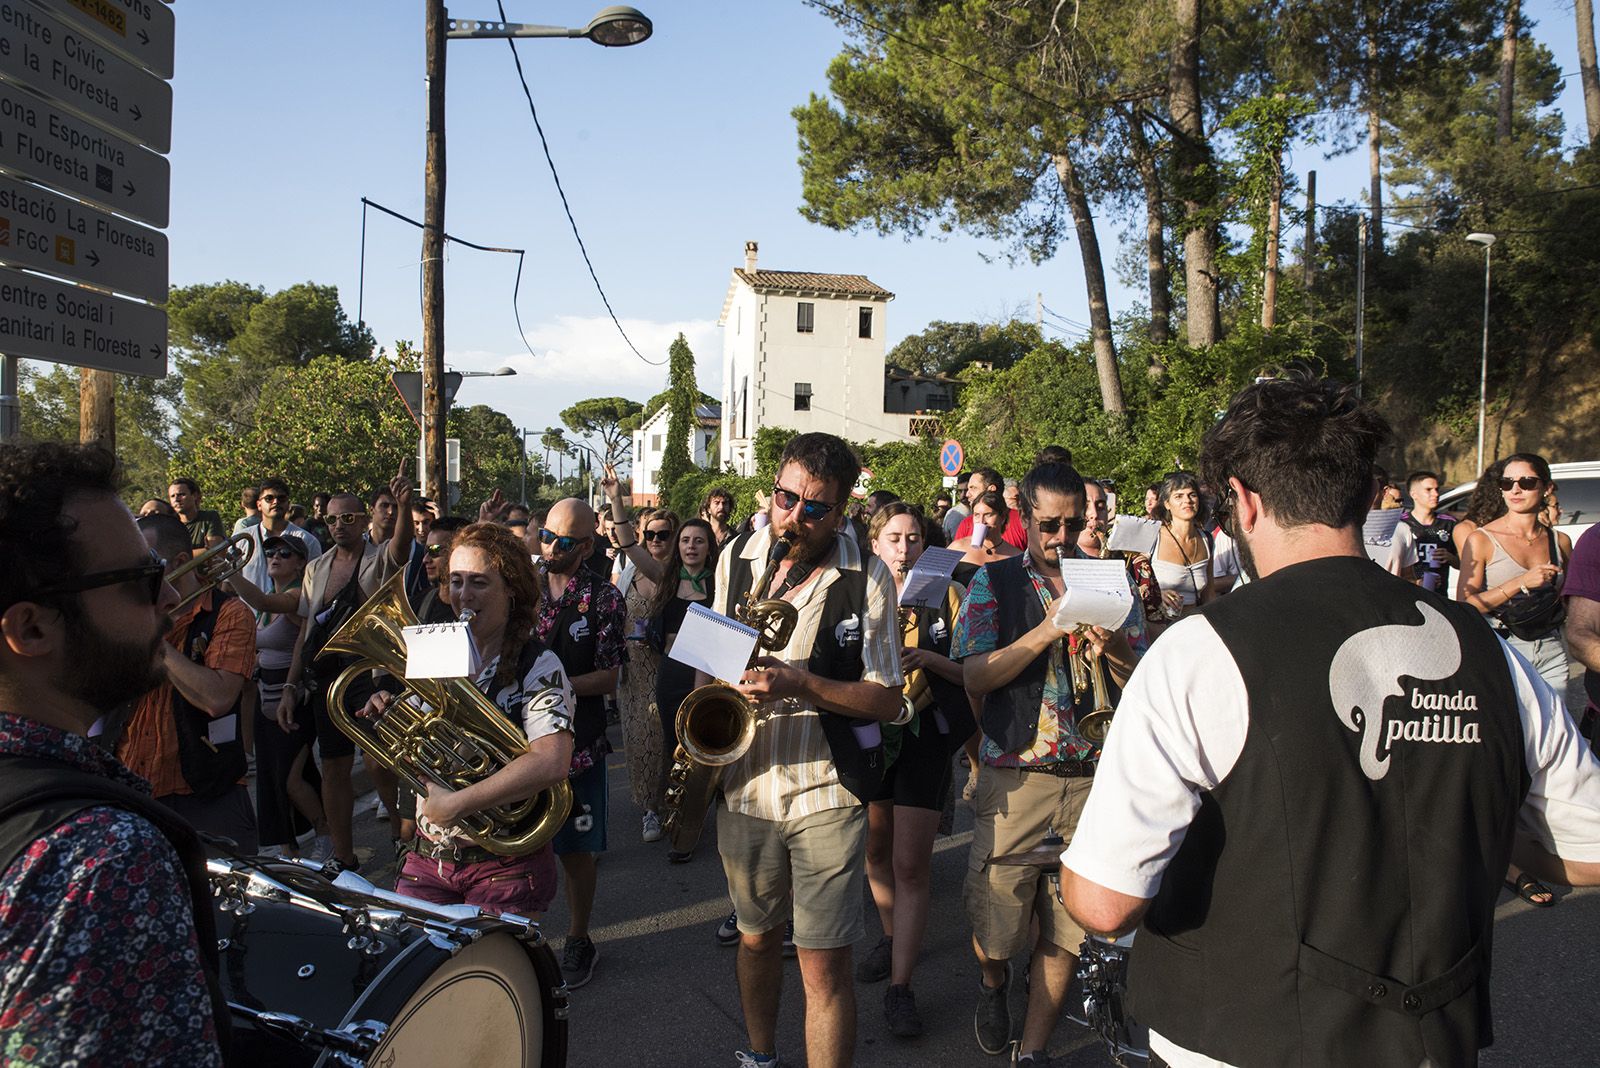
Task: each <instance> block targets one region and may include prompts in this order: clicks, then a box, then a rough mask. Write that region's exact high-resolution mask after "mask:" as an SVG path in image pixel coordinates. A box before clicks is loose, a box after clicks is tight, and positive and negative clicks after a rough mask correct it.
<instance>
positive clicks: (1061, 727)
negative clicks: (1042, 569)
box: [950, 561, 1145, 768]
mask: <svg viewBox="0 0 1600 1068" xmlns="http://www.w3.org/2000/svg"><path fill="white" fill-rule="evenodd" d="M1024 566H1025V569H1026V570H1027V573H1028V578H1029V579H1030V580H1032V582H1033V589H1034V593H1035V594H1037V595H1038V597H1039V603H1040V604H1041V605H1042V606H1045V607H1048V606H1049V604H1050V602H1051V601H1052V600H1053V599H1054V594H1053V593H1051V591H1050V585H1049V583H1047V582H1046V581H1045V579H1044V577H1043V576H1042V575H1040V574H1039V573H1038V572H1037V571H1035V570H1034V568H1033V563H1032V562H1031V561H1028V562H1027V563H1026V564H1025V565H1024ZM1128 585H1129V588H1130V589H1131V590H1132V592H1133V597H1134V605H1133V608H1132V610H1131V611H1130V612H1129V614H1128V618H1127V619H1125V620H1124V621H1123V630H1124V632H1125V633H1126V634H1127V635H1128V641H1129V644H1131V645H1132V646H1133V648H1134V651H1135V652H1138V651H1140V650H1141V649H1143V647H1144V645H1145V636H1144V611H1143V606H1142V592H1141V590H1140V588H1139V582H1138V580H1137V578H1136V576H1134V575H1132V574H1130V575H1129V580H1128ZM997 603H998V602H997V601H996V599H995V594H994V588H993V587H992V586H991V585H990V584H989V569H988V567H987V566H985V567H980V568H979V569H978V571H977V574H975V575H974V576H973V577H972V585H971V586H969V587H968V588H967V598H966V600H965V601H963V602H962V603H961V611H960V613H959V614H958V615H957V616H956V625H955V633H954V635H953V636H952V637H951V639H950V656H951V658H952V659H956V660H960V659H963V658H965V657H968V656H972V655H973V654H975V653H992V652H994V651H995V650H996V649H998V648H999V647H1000V623H999V618H998V612H997ZM1077 647H1078V637H1077V636H1076V635H1069V636H1065V637H1064V640H1062V641H1055V642H1051V643H1050V649H1049V652H1048V653H1047V654H1046V662H1045V676H1044V697H1043V699H1042V700H1041V701H1040V703H1039V729H1038V733H1037V734H1036V735H1035V736H1034V739H1033V744H1032V745H1031V746H1029V747H1028V748H1027V749H1025V750H1024V751H1022V752H1020V753H1003V752H1001V751H1000V747H999V746H998V745H996V744H995V742H994V740H993V739H992V738H989V737H988V736H985V737H984V739H983V749H982V750H981V752H980V759H981V760H982V761H983V763H985V764H989V765H992V766H994V767H998V768H1017V767H1024V766H1030V765H1034V764H1053V763H1057V762H1059V761H1063V760H1086V759H1089V758H1090V757H1092V756H1094V747H1093V746H1091V745H1090V744H1089V743H1088V742H1087V741H1085V740H1084V737H1083V735H1081V734H1079V733H1078V728H1077V717H1076V715H1075V707H1074V706H1075V705H1077V704H1079V703H1080V701H1079V699H1078V698H1077V697H1076V696H1075V695H1074V693H1073V689H1072V669H1071V666H1070V665H1069V664H1067V662H1066V659H1065V656H1066V655H1067V654H1070V653H1072V652H1073V651H1075V650H1076V649H1077ZM1092 700H1093V696H1092V694H1087V693H1086V694H1084V696H1083V698H1082V701H1084V702H1090V701H1092Z"/></svg>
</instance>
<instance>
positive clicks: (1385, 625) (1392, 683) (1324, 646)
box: [1061, 375, 1600, 1066]
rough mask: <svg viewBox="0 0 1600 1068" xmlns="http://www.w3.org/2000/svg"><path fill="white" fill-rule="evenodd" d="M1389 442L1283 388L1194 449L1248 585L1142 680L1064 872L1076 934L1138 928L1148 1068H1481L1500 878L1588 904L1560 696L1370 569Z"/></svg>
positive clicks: (1579, 815) (1347, 394)
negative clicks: (1219, 495) (1519, 878)
mask: <svg viewBox="0 0 1600 1068" xmlns="http://www.w3.org/2000/svg"><path fill="white" fill-rule="evenodd" d="M1388 437H1389V427H1388V424H1387V423H1386V422H1385V421H1384V420H1383V419H1382V417H1380V416H1379V415H1378V414H1377V413H1376V412H1375V411H1373V410H1372V409H1371V408H1370V407H1368V406H1367V405H1365V404H1363V403H1362V402H1361V400H1360V396H1359V394H1358V393H1357V392H1356V388H1355V387H1353V386H1349V385H1344V384H1341V383H1335V382H1327V381H1318V380H1315V379H1312V378H1309V377H1305V376H1299V375H1296V376H1293V377H1283V378H1275V379H1268V380H1265V381H1259V382H1258V383H1257V384H1255V385H1252V386H1249V387H1247V388H1245V389H1244V390H1242V391H1241V392H1240V393H1239V394H1237V395H1236V396H1235V397H1234V398H1233V400H1232V402H1231V403H1230V405H1229V407H1228V410H1227V412H1226V414H1225V415H1224V416H1223V418H1222V419H1221V420H1220V421H1219V422H1218V423H1217V424H1216V425H1215V426H1214V427H1212V428H1211V430H1210V431H1208V432H1207V435H1206V438H1205V441H1204V443H1203V445H1202V448H1201V456H1200V468H1201V472H1202V474H1203V475H1204V477H1205V480H1206V481H1207V483H1209V484H1210V485H1213V486H1216V487H1218V488H1219V489H1221V490H1223V504H1224V506H1225V507H1226V508H1227V510H1228V517H1227V519H1226V523H1225V525H1226V526H1227V527H1228V528H1229V530H1230V532H1231V534H1232V536H1233V537H1234V539H1235V540H1236V541H1237V548H1238V552H1239V560H1240V564H1241V566H1242V567H1243V568H1244V570H1245V572H1246V573H1247V574H1248V575H1249V576H1250V578H1251V580H1252V581H1251V582H1250V583H1249V584H1247V585H1246V586H1244V587H1243V588H1242V589H1240V590H1238V591H1237V592H1234V593H1231V594H1229V595H1228V596H1227V597H1225V598H1223V599H1222V600H1220V601H1216V602H1214V603H1212V604H1209V605H1207V606H1206V607H1205V609H1204V611H1203V612H1201V613H1199V614H1198V615H1195V616H1191V617H1189V618H1186V619H1183V620H1181V621H1180V622H1178V623H1177V624H1175V625H1174V626H1172V627H1171V628H1170V629H1169V630H1167V631H1166V632H1165V633H1164V634H1163V635H1162V636H1161V638H1160V640H1159V641H1157V642H1156V643H1155V644H1154V645H1153V646H1152V647H1151V650H1150V653H1149V655H1148V656H1146V657H1145V658H1144V660H1143V662H1142V663H1141V664H1140V665H1139V670H1138V671H1137V672H1136V673H1135V675H1134V677H1133V679H1132V681H1131V682H1130V683H1129V685H1128V688H1127V690H1126V692H1125V693H1124V695H1123V699H1122V702H1121V704H1120V705H1119V707H1118V710H1117V720H1116V725H1115V726H1114V727H1112V729H1111V736H1110V738H1109V741H1108V744H1107V746H1106V750H1105V755H1104V757H1103V758H1102V760H1101V762H1100V769H1099V771H1098V773H1097V774H1096V775H1095V781H1094V782H1095V785H1094V790H1093V792H1092V794H1091V795H1090V798H1089V803H1088V806H1087V807H1086V808H1085V810H1084V813H1083V819H1082V822H1081V824H1080V825H1079V829H1078V834H1077V836H1076V838H1075V839H1074V841H1073V842H1072V844H1071V845H1070V846H1069V847H1068V849H1067V851H1066V852H1065V854H1064V855H1063V856H1062V868H1061V892H1062V896H1063V898H1064V899H1065V900H1066V902H1067V906H1068V907H1069V909H1071V911H1072V914H1073V915H1074V916H1076V917H1077V918H1078V919H1079V920H1080V921H1081V922H1082V923H1083V924H1084V925H1085V926H1086V927H1087V928H1089V929H1090V930H1092V931H1095V932H1098V933H1101V934H1108V935H1112V934H1120V933H1122V932H1125V931H1129V930H1131V929H1133V928H1134V927H1135V926H1137V927H1138V935H1137V938H1136V940H1135V948H1134V951H1133V953H1132V956H1131V958H1130V961H1129V974H1128V997H1127V1001H1126V1007H1127V1009H1128V1011H1129V1012H1130V1013H1131V1014H1132V1015H1133V1016H1134V1017H1136V1018H1137V1019H1138V1020H1139V1022H1140V1023H1142V1024H1144V1025H1146V1026H1147V1027H1149V1029H1150V1053H1151V1057H1150V1062H1151V1064H1152V1065H1159V1064H1161V1063H1163V1062H1164V1063H1167V1064H1171V1065H1178V1066H1189V1065H1196V1064H1204V1065H1212V1066H1215V1065H1219V1064H1251V1065H1254V1064H1338V1065H1351V1064H1354V1065H1372V1066H1377V1065H1420V1064H1440V1065H1443V1064H1459V1065H1465V1064H1474V1063H1477V1060H1478V1055H1477V1051H1478V1050H1479V1049H1480V1048H1482V1047H1484V1046H1487V1045H1488V1044H1489V1042H1490V1041H1492V1033H1491V1026H1490V1024H1491V1015H1492V1014H1491V1007H1492V1006H1491V991H1490V982H1489V975H1490V969H1491V945H1492V939H1493V934H1494V927H1495V911H1496V904H1497V900H1498V898H1499V895H1500V891H1501V880H1502V879H1504V877H1505V874H1506V868H1507V863H1508V862H1509V861H1510V860H1512V859H1513V858H1514V859H1515V860H1516V863H1517V864H1518V865H1519V866H1520V867H1522V868H1523V869H1525V870H1526V871H1528V872H1529V873H1530V874H1531V875H1533V876H1535V877H1537V878H1540V879H1549V880H1553V881H1556V882H1561V883H1570V884H1591V885H1592V884H1595V883H1600V762H1597V761H1596V760H1595V758H1594V757H1593V755H1592V754H1590V753H1588V752H1586V751H1585V749H1584V746H1583V744H1582V740H1581V739H1580V738H1579V737H1578V734H1577V729H1576V727H1575V726H1574V724H1573V723H1572V720H1571V718H1570V717H1568V716H1567V715H1566V712H1565V710H1564V709H1563V708H1562V704H1561V698H1560V695H1558V694H1557V693H1556V692H1555V690H1554V689H1553V688H1552V687H1551V686H1550V685H1549V684H1548V683H1547V682H1545V681H1544V680H1542V679H1541V678H1540V677H1539V676H1538V674H1537V673H1536V672H1535V671H1534V670H1533V668H1532V667H1531V666H1530V665H1529V663H1528V662H1527V661H1526V660H1525V659H1524V658H1523V657H1522V656H1521V655H1520V654H1519V653H1518V652H1516V650H1515V649H1513V648H1511V647H1509V646H1507V645H1506V644H1505V643H1504V642H1503V641H1502V640H1501V639H1500V638H1498V637H1496V636H1495V634H1494V632H1493V631H1492V630H1490V628H1489V627H1488V626H1487V625H1486V624H1485V623H1484V621H1483V620H1482V618H1481V617H1480V616H1479V615H1478V613H1477V612H1476V611H1475V610H1474V609H1473V607H1472V606H1471V605H1469V604H1465V603H1462V602H1455V601H1449V600H1446V599H1444V598H1443V597H1441V596H1439V595H1437V594H1435V593H1432V592H1430V591H1427V590H1423V589H1420V588H1419V587H1417V586H1416V585H1413V584H1411V583H1407V582H1403V581H1401V580H1399V579H1398V578H1396V577H1395V576H1392V575H1390V574H1388V573H1386V572H1385V570H1384V569H1382V568H1380V567H1375V566H1373V563H1372V562H1371V561H1369V560H1368V559H1367V554H1366V551H1365V546H1364V544H1363V537H1362V524H1363V518H1364V517H1365V515H1366V513H1367V509H1368V508H1370V507H1372V502H1373V487H1374V485H1375V484H1376V483H1377V481H1378V480H1377V479H1375V478H1374V472H1373V466H1374V464H1373V461H1374V459H1375V458H1376V454H1377V452H1378V451H1379V449H1381V448H1382V447H1383V446H1384V445H1385V443H1386V441H1387V439H1388ZM1592 978H1593V977H1591V979H1592ZM1568 986H1569V987H1570V988H1571V989H1587V988H1588V986H1587V984H1586V983H1585V982H1584V981H1583V980H1582V978H1581V977H1578V976H1573V977H1570V979H1569V980H1568Z"/></svg>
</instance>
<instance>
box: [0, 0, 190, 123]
mask: <svg viewBox="0 0 1600 1068" xmlns="http://www.w3.org/2000/svg"><path fill="white" fill-rule="evenodd" d="M0 75H4V76H5V77H6V78H7V79H9V80H10V81H13V82H16V83H18V84H19V85H25V86H27V87H28V88H29V89H32V90H34V91H35V92H38V93H41V94H43V95H44V96H47V97H49V98H50V99H52V100H58V101H60V102H61V103H63V104H65V105H66V106H67V107H69V108H71V109H72V110H73V111H76V112H77V113H78V114H80V115H83V116H86V117H87V118H90V119H93V120H94V121H95V122H97V123H99V124H100V125H101V126H104V127H105V128H106V129H108V130H112V131H114V132H116V133H121V134H125V135H127V136H128V137H131V138H133V139H134V140H135V141H138V142H139V143H140V144H143V145H148V146H150V147H151V148H153V149H155V150H156V151H157V152H168V151H170V150H171V149H172V86H170V85H168V84H167V83H166V82H165V81H163V80H161V79H160V78H158V77H156V76H155V75H154V74H151V73H149V72H148V71H146V70H143V69H141V68H140V67H139V66H138V65H137V64H136V63H134V62H133V61H132V60H128V59H123V58H122V57H121V56H119V55H117V54H116V53H115V52H113V51H111V49H109V48H107V47H106V46H105V45H103V44H101V43H100V42H99V41H98V40H96V39H95V38H93V37H91V36H90V35H88V34H86V33H84V32H83V31H82V30H79V29H77V28H76V27H73V26H69V25H67V24H66V23H64V22H62V21H60V20H59V19H56V18H53V17H52V16H50V15H48V14H46V13H45V12H44V11H42V10H40V9H38V8H36V7H34V6H32V5H31V4H26V3H20V2H18V0H0Z"/></svg>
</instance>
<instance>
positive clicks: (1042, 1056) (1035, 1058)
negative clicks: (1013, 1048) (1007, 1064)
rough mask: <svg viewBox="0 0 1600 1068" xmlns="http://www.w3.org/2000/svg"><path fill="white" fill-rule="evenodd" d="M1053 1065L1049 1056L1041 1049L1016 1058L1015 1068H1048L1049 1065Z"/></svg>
mask: <svg viewBox="0 0 1600 1068" xmlns="http://www.w3.org/2000/svg"><path fill="white" fill-rule="evenodd" d="M1054 1063H1055V1062H1054V1061H1052V1060H1051V1059H1050V1054H1049V1053H1048V1052H1046V1051H1045V1050H1042V1049H1036V1050H1034V1051H1033V1052H1032V1053H1024V1054H1023V1055H1022V1056H1020V1057H1018V1058H1017V1068H1023V1066H1024V1065H1027V1066H1028V1068H1050V1065H1052V1064H1054Z"/></svg>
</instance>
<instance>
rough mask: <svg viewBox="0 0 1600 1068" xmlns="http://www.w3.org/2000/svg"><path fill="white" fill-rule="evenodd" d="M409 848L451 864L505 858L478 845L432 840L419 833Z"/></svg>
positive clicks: (429, 857) (432, 858) (474, 862)
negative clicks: (461, 844)
mask: <svg viewBox="0 0 1600 1068" xmlns="http://www.w3.org/2000/svg"><path fill="white" fill-rule="evenodd" d="M410 849H411V851H412V852H414V853H416V854H418V855H419V856H424V857H427V858H428V859H429V860H448V861H449V862H450V863H452V864H479V863H482V862H483V861H486V860H504V859H505V858H504V857H501V856H498V855H496V854H494V853H491V852H489V851H488V850H487V849H485V848H483V847H482V846H479V845H464V846H458V845H453V844H451V843H450V842H434V841H431V840H429V839H427V838H423V837H422V836H420V835H419V836H417V837H416V838H415V839H413V840H412V842H411V843H410Z"/></svg>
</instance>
